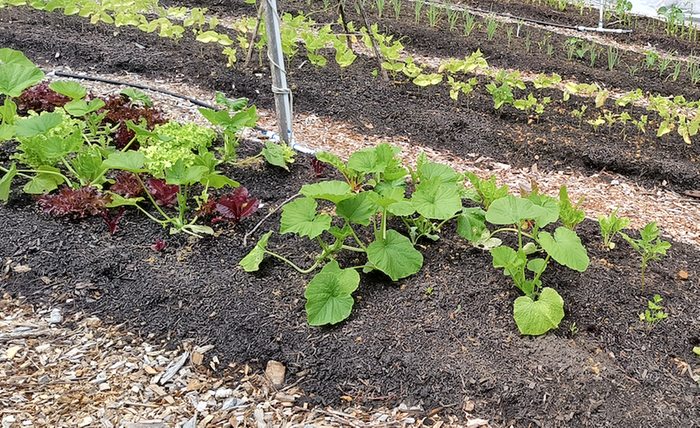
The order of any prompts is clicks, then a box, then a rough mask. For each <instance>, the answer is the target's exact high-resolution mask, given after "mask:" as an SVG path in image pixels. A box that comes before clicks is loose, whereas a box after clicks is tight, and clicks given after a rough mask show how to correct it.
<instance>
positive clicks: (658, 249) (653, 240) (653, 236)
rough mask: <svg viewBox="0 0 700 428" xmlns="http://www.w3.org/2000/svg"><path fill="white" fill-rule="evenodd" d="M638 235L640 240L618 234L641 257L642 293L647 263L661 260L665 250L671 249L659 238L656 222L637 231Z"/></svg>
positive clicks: (669, 245)
mask: <svg viewBox="0 0 700 428" xmlns="http://www.w3.org/2000/svg"><path fill="white" fill-rule="evenodd" d="M639 233H640V235H641V238H640V239H633V238H630V237H629V236H628V235H626V234H625V233H623V232H620V236H622V237H623V238H624V239H625V241H627V242H629V244H630V245H631V246H632V248H634V250H635V251H636V252H638V253H639V255H640V256H642V264H641V268H642V276H641V280H642V291H644V274H645V273H646V269H647V267H648V266H649V262H650V261H652V260H661V256H665V255H666V250H668V249H669V248H671V243H669V242H666V241H662V240H661V238H659V233H660V231H659V228H658V227H657V225H656V222H653V223H649V224H647V225H646V226H644V229H641V230H640V231H639Z"/></svg>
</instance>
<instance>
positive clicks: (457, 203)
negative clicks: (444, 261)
mask: <svg viewBox="0 0 700 428" xmlns="http://www.w3.org/2000/svg"><path fill="white" fill-rule="evenodd" d="M399 152H400V149H399V148H397V147H392V146H389V145H388V144H380V145H379V146H377V147H372V148H368V149H363V150H360V151H358V152H355V153H354V154H353V155H352V156H350V158H349V159H348V162H347V164H346V163H344V162H342V161H340V159H339V158H338V157H337V156H335V155H332V154H330V153H325V152H321V153H319V154H318V155H317V157H318V159H319V160H320V161H324V162H328V163H330V164H332V165H334V166H336V167H337V168H338V170H339V171H340V172H341V174H343V176H344V177H346V180H347V182H342V181H325V182H320V183H316V184H309V185H305V186H303V187H302V188H301V190H300V193H301V195H303V196H304V197H302V198H299V199H296V200H294V201H292V202H290V203H289V204H287V205H286V206H285V207H284V209H283V212H282V218H281V225H280V233H282V234H285V233H295V234H297V235H299V236H300V237H307V238H309V239H312V240H315V241H317V242H318V243H319V246H320V248H321V251H320V253H319V254H318V255H317V256H316V257H315V261H314V263H313V265H312V266H311V267H309V268H306V269H305V268H302V267H299V266H297V265H296V264H295V263H293V262H292V261H291V260H289V259H287V258H286V257H284V256H282V255H279V254H277V253H275V252H273V251H271V250H269V249H268V248H267V246H268V240H269V238H270V236H271V233H272V232H268V233H267V234H265V235H264V236H263V237H262V238H261V239H260V241H259V242H258V244H257V245H256V246H255V248H253V250H252V251H251V252H250V253H249V254H248V255H247V256H246V257H244V258H243V260H241V262H240V264H241V266H242V267H243V268H244V269H245V270H246V271H255V270H258V269H259V265H260V263H261V262H262V260H263V258H264V256H265V255H270V256H273V257H275V258H277V259H279V260H282V261H284V262H286V263H288V264H290V265H291V266H292V267H294V268H295V269H296V270H298V271H299V272H302V273H309V272H312V271H313V270H315V269H316V268H317V267H318V266H319V265H321V264H322V263H326V262H329V263H327V264H326V266H325V267H324V268H323V269H322V270H321V272H320V273H318V274H317V275H316V276H315V277H314V279H313V280H312V281H311V283H310V284H309V288H307V294H306V298H307V316H308V322H309V323H310V324H312V325H321V324H327V323H330V324H334V323H337V322H340V321H342V320H343V319H345V318H347V316H349V314H350V310H351V308H352V304H353V301H352V298H351V296H350V294H351V293H352V291H354V290H355V288H356V287H357V284H358V283H359V275H357V273H356V271H355V270H356V269H362V270H363V271H365V272H368V271H372V270H379V271H381V272H383V273H385V274H386V275H387V276H388V277H389V278H391V280H393V281H396V280H398V279H401V278H405V277H407V276H410V275H413V274H414V273H416V272H418V270H420V268H421V266H422V264H423V257H422V255H421V254H420V252H419V251H418V250H416V249H415V247H414V245H415V243H416V242H417V241H418V239H420V238H421V237H427V238H429V239H437V238H436V236H437V235H436V233H437V232H439V230H440V228H441V226H442V225H443V224H444V223H445V222H447V221H449V220H451V219H454V218H456V217H457V216H458V214H459V213H460V212H461V210H462V204H461V198H460V195H459V192H458V190H459V188H460V187H463V186H461V185H458V180H459V178H460V176H459V175H458V174H457V173H455V172H454V170H452V169H451V168H449V167H447V166H445V165H441V164H436V163H432V162H428V161H427V158H426V156H425V155H422V156H420V157H419V162H418V165H417V169H416V171H411V175H412V176H413V177H414V180H415V181H414V182H416V183H417V184H416V186H415V191H414V192H413V194H412V195H411V198H410V199H407V198H406V197H405V186H406V182H405V179H404V176H405V175H406V172H407V171H406V169H405V168H404V167H403V166H402V162H401V159H400V158H398V157H397V155H398V154H399ZM319 202H320V203H322V204H328V203H330V204H333V205H334V206H335V209H334V212H335V214H336V216H337V217H335V218H336V222H337V223H336V224H335V225H334V224H333V222H334V219H333V218H332V217H331V216H330V215H328V214H326V213H325V212H326V210H325V209H324V210H321V211H319ZM389 217H398V218H401V219H402V220H403V222H404V223H405V224H406V225H407V226H408V227H409V231H410V238H409V237H406V236H404V235H402V234H400V233H399V232H397V231H395V230H393V229H390V228H389V227H388V219H389ZM435 220H437V221H438V222H439V223H437V224H436V223H434V221H435ZM361 227H369V228H370V231H371V234H372V236H373V237H374V240H372V241H371V242H370V243H369V244H367V243H366V241H365V240H363V239H360V238H359V235H358V230H359V228H361ZM350 239H352V240H353V241H354V244H352V245H351V244H348V243H346V241H347V240H350ZM341 251H351V252H356V253H362V254H364V255H365V257H366V259H367V261H366V262H365V263H364V264H362V265H360V266H355V267H351V268H347V269H341V268H340V267H339V265H338V264H337V262H335V260H334V256H335V254H337V253H339V252H341ZM312 284H313V285H312ZM309 290H311V291H309Z"/></svg>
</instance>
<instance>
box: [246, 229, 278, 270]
mask: <svg viewBox="0 0 700 428" xmlns="http://www.w3.org/2000/svg"><path fill="white" fill-rule="evenodd" d="M270 235H272V231H269V232H267V233H266V234H264V235H263V236H262V237H261V238H260V240H259V241H258V243H257V244H255V247H254V248H253V249H252V250H250V253H248V254H247V255H246V256H245V257H243V259H242V260H241V261H240V262H239V263H238V264H239V265H240V266H241V267H242V268H243V269H244V270H245V271H246V272H255V271H256V270H258V269H259V268H260V263H261V262H262V261H263V257H265V247H267V241H268V240H269V239H270Z"/></svg>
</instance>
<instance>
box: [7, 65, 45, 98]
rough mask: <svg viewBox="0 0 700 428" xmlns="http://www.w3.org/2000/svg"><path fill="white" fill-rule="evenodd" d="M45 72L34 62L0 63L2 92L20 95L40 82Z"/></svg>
mask: <svg viewBox="0 0 700 428" xmlns="http://www.w3.org/2000/svg"><path fill="white" fill-rule="evenodd" d="M43 78H44V72H43V71H41V70H39V69H38V68H37V67H35V66H34V64H32V65H31V67H30V66H27V65H22V64H18V63H10V64H2V65H0V94H2V95H9V96H10V97H19V96H20V95H21V94H22V91H23V90H25V89H27V88H28V87H30V86H32V85H34V84H35V83H38V82H40V81H41V80H42V79H43Z"/></svg>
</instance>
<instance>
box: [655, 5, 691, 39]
mask: <svg viewBox="0 0 700 428" xmlns="http://www.w3.org/2000/svg"><path fill="white" fill-rule="evenodd" d="M657 13H658V14H659V15H660V16H662V17H663V18H664V21H665V22H666V33H667V34H669V35H671V36H675V35H676V34H677V33H678V30H679V29H680V28H681V27H682V26H683V24H684V23H685V14H684V13H683V10H681V8H679V7H678V6H676V5H675V4H673V5H671V6H662V7H660V8H659V9H658V10H657Z"/></svg>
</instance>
